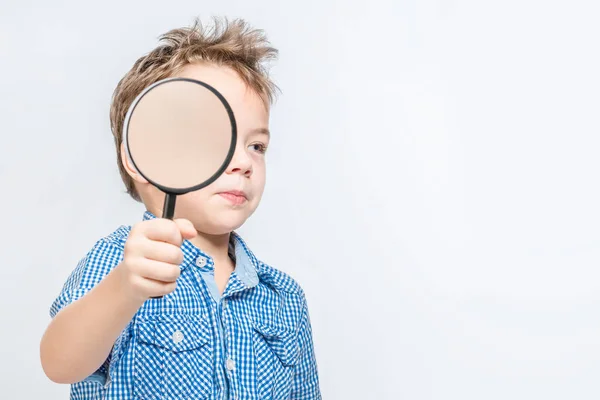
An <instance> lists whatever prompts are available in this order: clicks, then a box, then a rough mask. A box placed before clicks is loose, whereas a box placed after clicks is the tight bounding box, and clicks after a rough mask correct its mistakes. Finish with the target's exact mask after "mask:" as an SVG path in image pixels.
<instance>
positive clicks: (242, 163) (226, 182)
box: [128, 63, 269, 235]
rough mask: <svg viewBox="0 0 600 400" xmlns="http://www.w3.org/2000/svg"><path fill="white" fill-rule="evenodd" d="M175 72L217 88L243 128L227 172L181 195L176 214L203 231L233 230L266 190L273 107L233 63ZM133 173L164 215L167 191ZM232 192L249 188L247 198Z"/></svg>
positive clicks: (194, 66) (145, 195) (153, 209)
mask: <svg viewBox="0 0 600 400" xmlns="http://www.w3.org/2000/svg"><path fill="white" fill-rule="evenodd" d="M175 76H177V77H185V78H193V79H198V80H200V81H203V82H206V83H208V84H209V85H211V86H213V87H214V88H215V89H217V90H218V91H219V92H220V93H221V94H222V95H223V96H224V97H225V99H227V102H228V103H229V105H230V106H231V108H232V110H233V113H234V115H235V119H236V124H237V130H238V138H237V144H236V149H235V153H234V155H233V159H232V160H231V162H230V164H229V166H228V167H227V169H226V170H225V172H224V173H223V174H222V175H221V176H220V177H219V178H218V179H217V180H216V181H214V182H213V183H211V184H210V185H209V186H207V187H205V188H202V189H200V190H197V191H194V192H190V193H187V194H185V195H180V196H177V201H176V206H175V218H186V219H189V220H190V221H191V222H192V223H193V224H194V226H195V227H196V229H197V230H198V231H200V232H203V233H206V234H210V235H221V234H225V233H229V232H231V231H233V230H235V229H237V228H239V227H240V226H241V225H242V224H243V223H244V222H245V221H246V219H248V217H250V215H252V213H253V212H254V211H255V210H256V208H257V207H258V204H259V202H260V199H261V197H262V194H263V190H264V187H265V154H264V150H265V149H266V147H267V146H268V144H269V134H268V127H269V111H268V110H267V108H266V107H265V104H264V103H263V101H262V99H261V98H260V97H259V96H258V95H257V94H256V93H255V92H254V91H253V90H252V89H251V88H248V87H247V86H246V84H245V83H244V82H243V81H242V80H241V78H240V77H239V76H238V75H237V73H236V72H235V71H233V70H232V69H230V68H227V67H223V66H220V67H219V66H215V65H213V64H205V63H202V64H189V65H187V66H185V67H184V68H183V69H182V70H181V71H180V72H179V73H177V74H176V75H175ZM128 169H129V168H128ZM132 176H133V178H134V179H135V180H136V186H137V188H138V190H139V191H140V194H141V195H142V198H143V199H144V203H145V205H146V207H147V208H148V210H149V211H151V212H152V213H153V214H154V215H157V216H161V215H162V206H163V201H164V193H162V192H161V191H159V190H158V189H156V188H155V187H154V186H151V185H150V184H148V183H147V181H145V180H144V179H143V178H141V177H140V176H139V175H137V174H134V175H132ZM229 191H240V192H243V193H244V197H241V198H240V197H235V196H231V195H227V194H225V193H224V192H229Z"/></svg>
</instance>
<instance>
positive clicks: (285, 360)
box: [252, 322, 300, 367]
mask: <svg viewBox="0 0 600 400" xmlns="http://www.w3.org/2000/svg"><path fill="white" fill-rule="evenodd" d="M252 326H253V328H254V330H255V331H256V332H258V333H259V334H260V335H261V336H262V337H263V338H264V340H265V342H266V343H267V344H268V345H269V347H270V348H271V350H272V351H273V353H274V354H275V355H276V356H277V358H279V360H280V361H281V363H282V364H284V365H286V366H290V367H291V366H294V365H296V363H297V360H298V355H299V353H300V352H299V349H298V345H299V344H298V335H297V333H296V332H295V331H293V330H291V329H290V328H287V327H284V326H280V325H272V324H269V325H267V324H264V323H260V322H253V323H252Z"/></svg>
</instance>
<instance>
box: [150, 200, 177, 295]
mask: <svg viewBox="0 0 600 400" xmlns="http://www.w3.org/2000/svg"><path fill="white" fill-rule="evenodd" d="M176 198H177V195H175V194H172V193H166V196H165V204H164V206H163V215H162V217H163V218H167V219H171V220H172V219H173V215H175V199H176ZM162 297H163V296H152V298H153V299H160V298H162Z"/></svg>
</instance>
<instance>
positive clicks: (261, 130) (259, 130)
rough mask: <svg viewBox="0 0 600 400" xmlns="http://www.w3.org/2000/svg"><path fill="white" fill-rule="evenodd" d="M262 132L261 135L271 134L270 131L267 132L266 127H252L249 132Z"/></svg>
mask: <svg viewBox="0 0 600 400" xmlns="http://www.w3.org/2000/svg"><path fill="white" fill-rule="evenodd" d="M256 133H258V134H263V135H267V136H269V137H270V136H271V132H269V130H268V129H267V128H256V129H252V130H251V131H250V134H256Z"/></svg>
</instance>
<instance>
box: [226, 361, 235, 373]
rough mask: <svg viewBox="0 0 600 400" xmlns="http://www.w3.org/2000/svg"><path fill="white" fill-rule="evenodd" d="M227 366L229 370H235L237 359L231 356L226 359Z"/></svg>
mask: <svg viewBox="0 0 600 400" xmlns="http://www.w3.org/2000/svg"><path fill="white" fill-rule="evenodd" d="M225 368H227V369H228V370H229V371H233V370H234V369H235V361H233V360H232V359H231V358H228V359H227V361H225Z"/></svg>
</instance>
